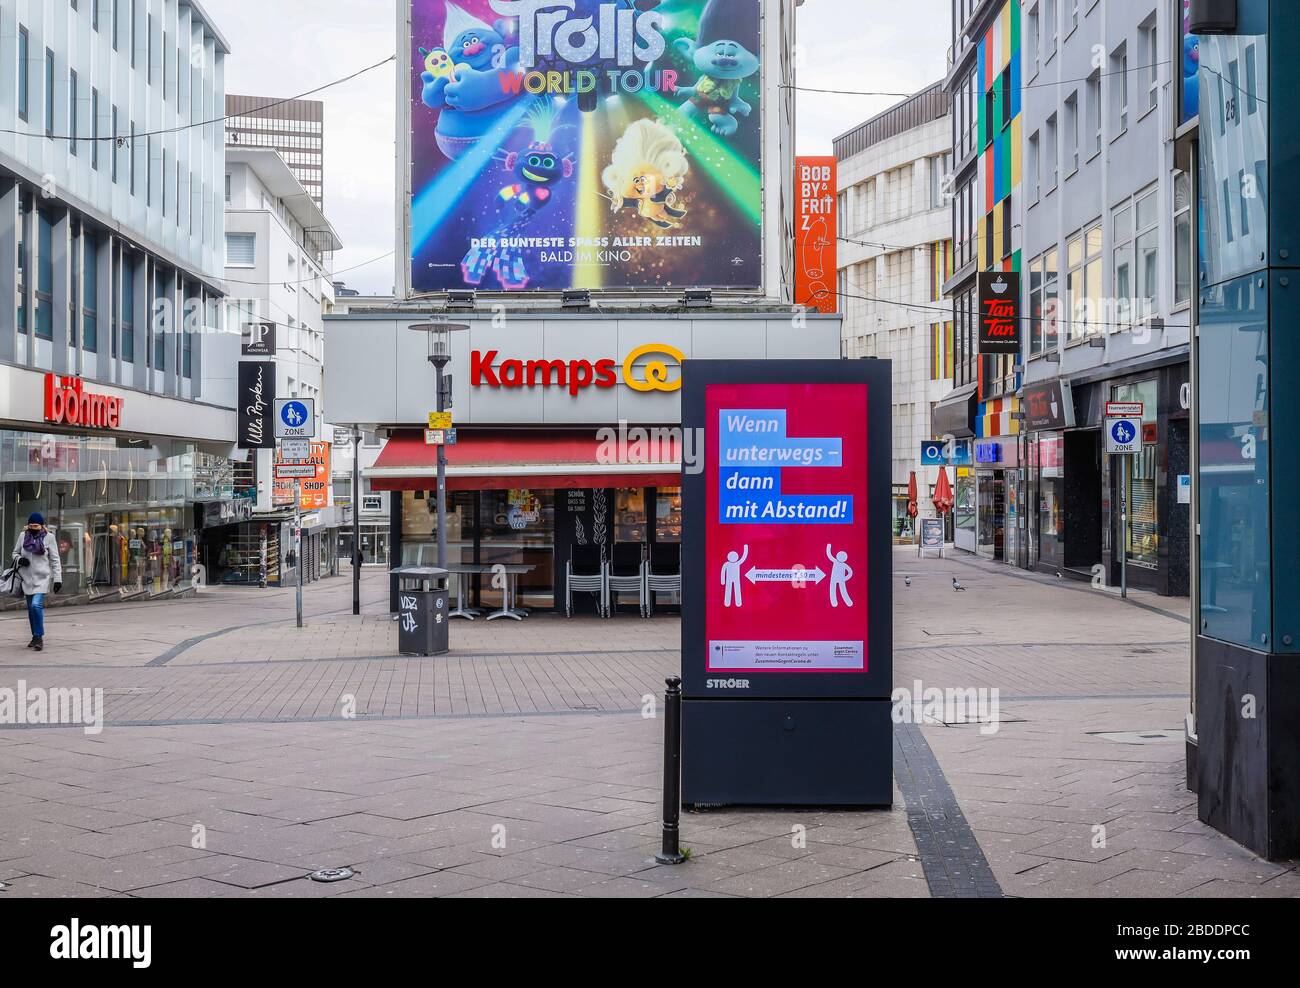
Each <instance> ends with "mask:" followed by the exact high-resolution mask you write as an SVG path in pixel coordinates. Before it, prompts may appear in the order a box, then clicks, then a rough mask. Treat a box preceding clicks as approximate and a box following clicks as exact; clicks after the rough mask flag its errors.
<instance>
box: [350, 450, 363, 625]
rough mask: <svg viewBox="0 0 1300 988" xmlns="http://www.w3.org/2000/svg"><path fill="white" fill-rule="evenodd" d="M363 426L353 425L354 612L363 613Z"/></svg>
mask: <svg viewBox="0 0 1300 988" xmlns="http://www.w3.org/2000/svg"><path fill="white" fill-rule="evenodd" d="M360 454H361V428H360V427H359V426H353V427H352V613H353V614H360V613H361V460H360Z"/></svg>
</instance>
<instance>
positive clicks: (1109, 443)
mask: <svg viewBox="0 0 1300 988" xmlns="http://www.w3.org/2000/svg"><path fill="white" fill-rule="evenodd" d="M1141 448H1142V420H1141V419H1129V418H1123V419H1107V420H1106V452H1107V453H1111V454H1130V453H1136V452H1138V451H1139V450H1141Z"/></svg>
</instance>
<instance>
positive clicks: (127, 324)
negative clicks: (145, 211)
mask: <svg viewBox="0 0 1300 988" xmlns="http://www.w3.org/2000/svg"><path fill="white" fill-rule="evenodd" d="M135 266H136V260H135V257H134V255H132V254H131V253H130V251H126V250H124V251H122V359H123V360H125V361H126V362H127V363H135Z"/></svg>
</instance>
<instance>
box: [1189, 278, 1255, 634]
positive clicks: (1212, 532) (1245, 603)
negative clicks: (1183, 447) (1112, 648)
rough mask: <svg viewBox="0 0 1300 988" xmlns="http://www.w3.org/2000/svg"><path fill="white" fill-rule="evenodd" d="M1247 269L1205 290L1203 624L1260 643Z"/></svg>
mask: <svg viewBox="0 0 1300 988" xmlns="http://www.w3.org/2000/svg"><path fill="white" fill-rule="evenodd" d="M1264 284H1265V282H1264V280H1263V279H1262V278H1259V277H1257V276H1255V275H1248V276H1246V277H1244V278H1239V279H1237V280H1235V281H1230V282H1228V283H1227V284H1223V285H1219V286H1217V287H1216V288H1214V289H1213V290H1212V291H1210V292H1208V293H1205V296H1204V298H1203V300H1202V302H1201V324H1200V334H1201V339H1200V348H1201V349H1200V363H1199V374H1200V380H1199V381H1198V382H1197V385H1198V389H1199V391H1198V393H1199V396H1200V437H1199V438H1200V517H1199V521H1200V525H1201V556H1200V568H1201V632H1202V634H1205V635H1208V636H1210V637H1212V638H1219V639H1222V640H1224V641H1228V642H1233V643H1235V644H1238V645H1245V646H1249V647H1256V648H1259V647H1267V645H1268V632H1269V624H1270V621H1271V617H1272V616H1271V613H1270V612H1271V600H1270V579H1271V575H1272V560H1271V552H1270V525H1269V495H1270V480H1271V478H1270V475H1269V454H1268V428H1267V426H1268V414H1269V384H1268V382H1269V328H1268V289H1267V288H1266V287H1264Z"/></svg>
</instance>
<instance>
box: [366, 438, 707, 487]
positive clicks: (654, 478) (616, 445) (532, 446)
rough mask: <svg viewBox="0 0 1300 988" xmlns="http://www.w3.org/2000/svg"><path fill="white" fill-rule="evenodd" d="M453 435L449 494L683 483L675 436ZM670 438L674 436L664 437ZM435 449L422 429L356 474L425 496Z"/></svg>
mask: <svg viewBox="0 0 1300 988" xmlns="http://www.w3.org/2000/svg"><path fill="white" fill-rule="evenodd" d="M612 432H613V430H604V434H603V435H598V434H597V430H595V429H550V430H546V431H542V430H532V429H473V430H471V429H465V428H462V429H459V430H457V442H456V445H454V446H447V447H446V450H447V489H448V490H449V491H480V490H508V489H511V488H515V487H531V488H535V489H538V490H562V489H566V488H580V487H677V486H679V485H680V484H681V482H682V473H681V457H680V454H679V452H678V445H677V433H678V430H676V429H672V430H668V429H659V430H656V429H654V428H649V427H647V428H646V429H643V430H638V429H636V428H635V427H629V428H628V430H627V432H626V434H625V438H624V440H623V441H621V442H620V441H617V440H616V441H613V442H610V441H607V440H608V439H609V436H610V435H611V433H612ZM670 432H671V435H672V438H671V439H670V438H669V434H670ZM437 470H438V447H437V446H429V445H427V444H426V443H425V441H424V431H423V430H417V429H410V430H401V431H398V432H394V433H393V435H392V436H391V437H390V438H389V440H388V442H387V444H386V445H385V446H384V448H383V449H382V450H381V451H380V453H379V458H378V459H377V460H376V461H375V465H374V466H373V467H370V468H369V469H367V470H363V471H362V473H363V474H364V475H365V476H366V477H367V478H368V479H369V480H370V486H371V489H373V490H376V491H427V490H433V489H434V488H435V487H436V486H437Z"/></svg>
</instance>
